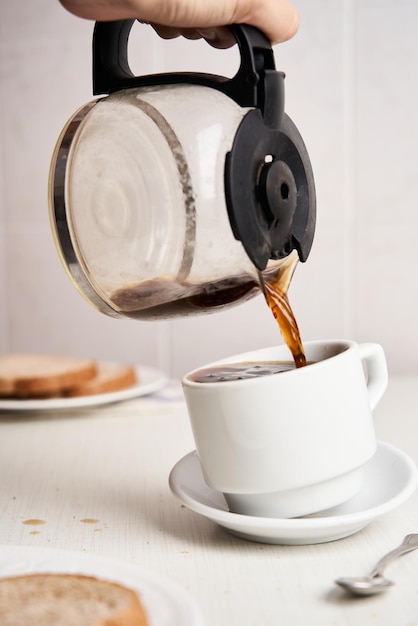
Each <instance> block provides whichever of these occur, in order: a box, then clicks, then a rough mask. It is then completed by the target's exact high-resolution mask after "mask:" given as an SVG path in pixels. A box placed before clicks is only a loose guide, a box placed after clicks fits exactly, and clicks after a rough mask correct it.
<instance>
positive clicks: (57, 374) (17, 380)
mask: <svg viewBox="0 0 418 626" xmlns="http://www.w3.org/2000/svg"><path fill="white" fill-rule="evenodd" d="M97 369H98V368H97V364H96V362H95V361H94V360H92V359H83V358H76V357H67V356H52V355H42V354H6V355H4V356H0V396H3V397H4V396H8V397H14V398H34V397H35V398H36V397H47V396H54V395H55V396H56V395H57V394H60V393H61V392H62V391H63V390H66V389H70V388H71V387H75V386H77V385H79V384H81V383H84V382H85V381H87V380H89V379H91V378H93V377H94V376H96V374H97Z"/></svg>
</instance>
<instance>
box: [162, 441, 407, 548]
mask: <svg viewBox="0 0 418 626" xmlns="http://www.w3.org/2000/svg"><path fill="white" fill-rule="evenodd" d="M169 483H170V488H171V490H172V492H173V493H174V495H175V496H177V497H178V498H179V500H181V502H182V503H183V504H185V505H186V506H187V507H189V508H190V509H192V510H193V511H196V513H200V514H201V515H204V516H205V517H207V518H209V519H211V520H212V521H214V522H216V523H217V524H219V526H222V527H224V528H226V529H227V530H228V531H230V532H231V533H232V534H234V535H237V536H238V537H241V538H243V539H249V540H252V541H259V542H261V543H272V544H285V545H304V544H314V543H324V542H326V541H334V540H336V539H341V538H342V537H347V536H348V535H352V534H354V533H356V532H357V531H359V530H361V529H362V528H364V527H365V526H366V525H367V524H369V523H370V522H371V521H373V520H374V519H376V518H377V517H379V516H380V515H382V514H383V513H386V512H388V511H390V510H392V509H394V508H395V507H397V506H399V505H400V504H401V503H402V502H404V501H405V500H406V499H407V498H408V497H409V496H410V495H411V494H412V493H413V491H414V490H415V488H416V486H417V484H418V471H417V468H416V466H415V464H414V463H413V461H412V460H411V459H410V458H409V457H408V456H407V455H406V454H405V453H404V452H401V451H400V450H397V449H396V448H394V447H393V446H390V445H388V444H386V443H382V442H379V443H378V447H377V452H376V454H375V455H374V457H373V458H372V459H371V460H370V461H369V462H368V463H367V465H366V466H365V480H364V487H363V489H362V491H361V493H359V494H358V495H356V496H355V497H354V498H351V500H349V501H348V502H345V503H344V504H341V505H339V506H336V507H333V508H332V509H328V510H327V511H322V512H321V513H316V514H314V515H309V516H306V517H300V518H295V519H277V518H268V517H252V516H249V515H240V514H238V513H230V512H229V511H228V506H227V504H226V501H225V498H224V496H223V494H222V493H220V492H218V491H214V490H213V489H211V488H210V487H209V486H208V485H207V484H206V483H205V481H204V478H203V474H202V469H201V466H200V462H199V458H198V456H197V454H196V452H191V453H190V454H188V455H186V456H185V457H183V458H182V459H181V460H180V461H179V462H178V463H177V464H176V465H175V466H174V467H173V469H172V471H171V473H170V479H169Z"/></svg>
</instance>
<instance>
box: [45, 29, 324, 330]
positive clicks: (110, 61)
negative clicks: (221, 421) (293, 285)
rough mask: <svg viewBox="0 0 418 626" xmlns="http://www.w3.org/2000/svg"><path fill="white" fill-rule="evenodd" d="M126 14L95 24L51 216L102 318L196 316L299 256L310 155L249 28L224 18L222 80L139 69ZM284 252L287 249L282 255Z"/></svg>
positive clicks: (309, 191) (242, 295)
mask: <svg viewBox="0 0 418 626" xmlns="http://www.w3.org/2000/svg"><path fill="white" fill-rule="evenodd" d="M133 23H134V20H124V21H118V22H106V23H96V25H95V30H94V36H93V92H94V95H103V94H106V95H105V96H104V97H100V98H98V99H96V100H94V101H92V102H90V103H88V104H86V105H84V106H83V107H82V108H81V109H79V110H78V111H77V112H76V113H75V114H74V115H73V116H72V117H71V119H70V120H69V121H68V123H67V124H66V126H65V128H64V129H63V131H62V133H61V136H60V138H59V140H58V142H57V146H56V148H55V152H54V156H53V159H52V164H51V172H50V185H49V186H50V214H51V222H52V227H53V231H54V235H55V240H56V244H57V246H58V249H59V252H60V256H61V259H62V261H63V263H64V266H65V267H66V269H67V271H68V274H69V275H70V277H71V279H72V281H73V283H74V284H75V286H76V287H77V288H78V289H79V291H80V292H81V293H82V295H84V296H85V297H86V299H87V300H88V301H89V302H90V303H91V304H93V305H94V306H95V307H96V308H97V309H99V310H100V311H101V312H103V313H106V314H108V315H110V316H113V317H133V318H138V319H156V318H164V317H174V316H179V315H181V316H184V315H189V314H198V313H207V312H210V311H216V310H219V309H220V308H225V307H227V306H230V305H234V304H238V303H240V302H243V301H245V300H247V299H249V298H250V297H252V296H254V295H256V294H257V293H260V284H261V283H262V281H261V282H260V273H262V275H263V276H270V275H273V276H274V274H275V273H277V272H278V271H279V268H280V265H281V264H282V262H283V259H286V258H287V257H288V255H289V254H290V253H292V251H296V253H297V255H298V257H299V259H300V260H301V261H305V260H306V259H307V257H308V255H309V252H310V248H311V245H312V240H313V236H314V229H315V217H316V203H315V189H314V180H313V175H312V169H311V165H310V161H309V157H308V154H307V151H306V148H305V146H304V143H303V141H302V138H301V136H300V134H299V132H298V131H297V129H296V127H295V125H294V124H293V122H292V121H291V120H290V118H289V117H288V116H287V115H286V114H285V113H284V74H283V73H282V72H278V71H276V69H275V63H274V56H273V51H272V49H271V46H270V43H269V42H268V40H267V39H266V38H265V37H264V35H262V33H260V32H259V31H258V30H257V29H255V28H253V27H250V26H246V25H242V26H232V27H231V30H232V32H233V34H234V36H235V38H236V40H237V43H238V46H239V50H240V56H241V62H240V67H239V69H238V72H237V74H236V75H235V76H234V77H233V78H224V77H220V76H214V75H210V74H196V73H181V74H157V75H150V76H142V77H136V76H134V75H133V74H132V72H131V70H130V68H129V65H128V59H127V48H128V38H129V34H130V31H131V28H132V25H133ZM293 254H295V252H294V253H293Z"/></svg>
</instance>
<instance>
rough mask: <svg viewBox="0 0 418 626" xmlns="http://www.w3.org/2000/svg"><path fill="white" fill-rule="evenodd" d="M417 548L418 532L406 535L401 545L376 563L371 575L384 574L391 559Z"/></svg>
mask: <svg viewBox="0 0 418 626" xmlns="http://www.w3.org/2000/svg"><path fill="white" fill-rule="evenodd" d="M416 548H418V533H412V534H410V535H406V537H405V538H404V540H403V541H402V543H401V545H400V546H398V547H397V548H394V549H393V550H391V551H390V552H388V554H386V555H385V556H384V557H382V558H381V559H380V561H378V563H376V565H375V567H374V569H373V571H372V572H371V573H370V577H371V578H373V577H374V576H383V571H384V569H385V567H386V566H387V564H388V563H389V562H390V561H392V560H393V559H396V558H397V557H398V556H401V555H402V554H406V553H407V552H411V550H415V549H416Z"/></svg>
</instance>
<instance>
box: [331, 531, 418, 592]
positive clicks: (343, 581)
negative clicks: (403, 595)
mask: <svg viewBox="0 0 418 626" xmlns="http://www.w3.org/2000/svg"><path fill="white" fill-rule="evenodd" d="M416 548H418V533H413V534H411V535H406V537H405V538H404V540H403V541H402V543H401V545H400V546H398V547H397V548H395V549H394V550H391V551H390V552H389V553H388V554H386V555H385V556H384V557H383V558H381V559H380V561H379V562H378V563H377V564H376V565H375V567H374V569H373V570H372V571H371V572H370V574H369V575H368V576H363V577H361V576H359V577H356V578H354V577H353V578H337V580H336V581H335V582H336V583H337V585H340V587H343V588H344V589H345V590H346V591H349V592H350V593H352V594H354V595H356V596H371V595H374V594H376V593H381V592H382V591H386V589H389V587H392V585H393V584H394V583H393V582H392V581H391V580H388V579H387V578H385V577H384V576H383V571H384V569H385V567H386V566H387V565H388V563H389V562H390V561H392V560H393V559H396V558H397V557H398V556H401V554H406V552H411V550H415V549H416Z"/></svg>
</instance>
